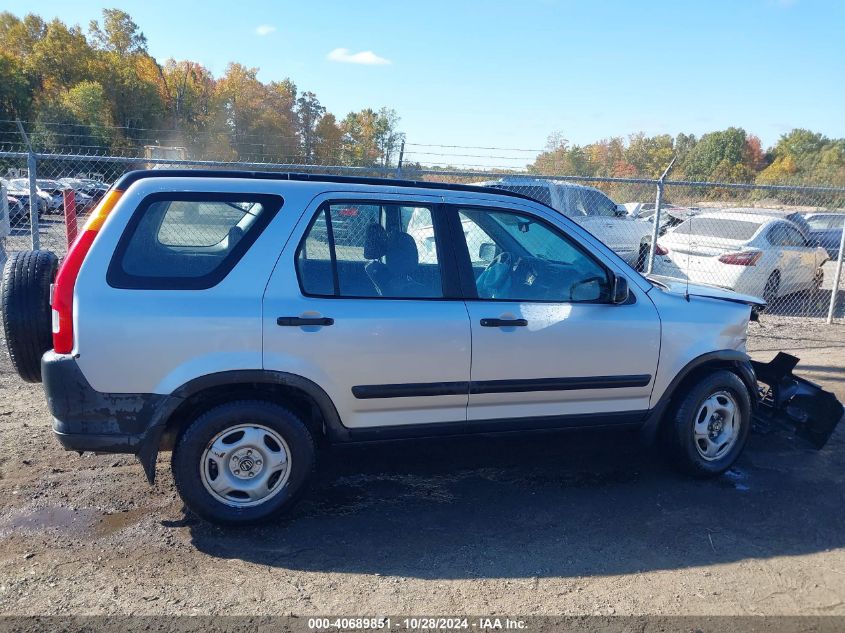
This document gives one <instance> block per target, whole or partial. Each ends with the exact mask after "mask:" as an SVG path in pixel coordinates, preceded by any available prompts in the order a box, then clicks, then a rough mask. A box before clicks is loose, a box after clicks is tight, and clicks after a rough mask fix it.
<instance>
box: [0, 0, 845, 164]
mask: <svg viewBox="0 0 845 633" xmlns="http://www.w3.org/2000/svg"><path fill="white" fill-rule="evenodd" d="M6 2H7V3H8V0H6ZM22 4H23V3H17V2H16V3H14V4H12V3H8V4H7V9H8V10H10V11H12V12H14V13H16V14H21V13H22V12H24V11H32V12H35V13H38V14H40V15H42V16H45V17H54V16H58V17H60V18H62V19H63V20H64V21H66V22H71V23H79V24H81V25H82V26H83V27H84V26H86V25H87V23H88V21H89V20H90V19H91V18H96V17H98V16H99V12H100V9H101V8H102V7H103V6H118V7H119V8H121V9H124V10H125V11H127V12H129V13H130V14H131V15H132V16H133V18H134V19H135V21H136V22H137V23H138V24H139V25H140V26H141V28H142V30H143V31H144V33H145V34H146V35H147V38H148V41H149V49H150V52H151V53H152V54H153V55H154V56H155V57H156V58H158V59H159V61H164V60H165V59H166V58H168V57H175V58H176V59H192V60H196V61H199V62H201V63H203V64H205V65H206V66H207V67H208V68H209V69H211V71H212V72H213V73H215V75H219V74H221V73H222V72H223V71H224V69H225V67H226V64H227V63H228V62H229V61H237V62H240V63H243V64H245V65H247V66H257V67H259V68H260V69H261V72H260V74H259V77H260V78H261V79H262V80H265V81H268V80H273V79H282V78H284V77H288V76H289V77H291V78H292V79H293V80H294V81H295V82H296V84H297V86H298V87H299V88H300V89H301V90H312V91H314V92H316V93H317V95H318V97H319V98H320V100H321V102H322V103H323V105H325V106H326V107H327V108H328V109H329V110H330V111H332V112H334V113H335V114H336V115H337V116H338V118H341V117H342V116H343V115H344V114H346V113H347V112H349V111H351V110H358V109H360V108H362V107H367V106H372V107H380V106H383V105H385V106H389V107H393V108H395V109H396V110H397V112H398V113H399V115H400V116H401V117H402V122H401V127H402V130H403V131H405V132H406V133H407V136H408V142H409V143H419V144H426V143H432V144H445V145H461V146H497V147H506V148H529V149H531V148H542V147H543V146H544V145H545V142H546V139H547V137H548V136H549V134H551V133H552V132H556V131H559V132H561V133H562V135H563V137H564V138H567V139H569V140H570V141H571V142H573V143H578V144H583V143H588V142H590V141H593V140H597V139H600V138H607V137H610V136H626V135H628V134H630V133H632V132H637V131H643V132H646V133H647V134H655V133H664V132H666V133H670V134H676V133H678V132H693V133H696V134H701V133H703V132H707V131H710V130H716V129H723V128H725V127H727V126H729V125H737V126H742V127H744V128H746V129H747V130H748V131H750V132H753V133H755V134H757V135H758V136H760V138H761V139H762V141H763V144H764V145H766V146H768V145H771V144H773V143H774V142H776V141H777V139H778V137H779V136H780V135H781V134H782V133H784V132H786V131H788V130H789V129H792V128H793V127H807V128H811V129H813V130H817V131H820V132H823V133H824V134H826V135H828V136H832V137H843V136H845V116H843V115H844V114H845V112H843V104H845V37H843V31H845V2H841V1H833V0H831V1H824V0H733V1H729V0H707V1H704V0H702V1H700V2H694V1H692V0H689V1H683V0H677V1H675V2H669V1H657V0H655V1H646V0H642V1H634V0H631V1H628V2H625V1H621V0H619V1H610V0H608V1H601V0H592V1H588V0H578V1H576V0H523V1H521V2H516V1H514V2H494V1H491V2H472V1H463V2H462V1H460V0H451V1H448V0H446V1H441V0H425V1H416V2H415V1H410V2H407V1H406V2H403V1H397V0H393V1H392V2H382V1H371V2H348V1H346V2H342V1H332V0H324V1H322V2H317V1H315V0H312V1H311V2H294V1H269V0H267V1H265V2H256V1H253V0H239V1H238V2H232V1H231V0H228V1H219V0H206V1H204V2H176V1H173V0H171V1H169V2H163V1H160V0H143V1H135V0H110V1H109V2H107V4H105V5H104V3H103V0H99V1H96V0H95V1H92V0H74V2H73V3H72V6H73V9H72V10H68V7H69V6H70V4H71V3H68V2H67V1H66V0H65V1H58V0H28V2H27V3H26V6H25V7H24V6H22ZM9 5H11V6H9ZM0 6H2V2H0ZM338 49H340V50H338ZM356 62H358V63H356ZM413 149H414V150H415V151H427V150H426V149H425V148H421V147H415V148H413ZM433 151H435V152H437V151H441V150H439V149H434V150H433ZM442 151H450V152H458V150H442ZM463 153H467V152H463ZM469 153H470V154H471V153H472V152H469ZM479 153H480V154H485V153H486V154H491V152H479ZM492 154H493V155H497V154H496V152H492ZM499 154H502V155H513V153H501V152H500V153H499ZM419 158H420V159H421V160H422V159H424V158H427V159H428V160H429V161H433V160H437V158H436V157H424V156H419ZM473 160H474V159H472V158H466V159H462V162H466V163H472V162H473ZM451 162H459V161H456V160H452V161H451ZM480 162H483V163H487V164H489V160H483V161H480ZM494 162H495V161H494ZM500 162H501V163H502V164H511V163H509V162H508V161H506V160H504V159H503V160H501V161H500Z"/></svg>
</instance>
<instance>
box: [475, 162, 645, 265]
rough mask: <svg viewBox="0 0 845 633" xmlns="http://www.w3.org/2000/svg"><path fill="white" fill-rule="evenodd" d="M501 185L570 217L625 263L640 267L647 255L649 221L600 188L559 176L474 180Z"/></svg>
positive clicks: (481, 183) (480, 184) (483, 184)
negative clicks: (638, 216) (632, 215)
mask: <svg viewBox="0 0 845 633" xmlns="http://www.w3.org/2000/svg"><path fill="white" fill-rule="evenodd" d="M475 184H477V185H479V186H485V187H493V188H494V189H505V190H507V191H513V192H515V193H519V194H522V195H524V196H528V197H530V198H533V199H534V200H537V201H538V202H542V203H543V204H545V205H548V206H550V207H552V208H553V209H555V210H556V211H559V212H561V213H563V214H564V215H565V216H567V217H570V218H572V219H573V220H575V221H576V222H577V223H578V224H580V225H581V226H583V227H584V228H585V229H587V230H588V231H589V232H590V233H592V234H593V235H595V236H596V237H597V238H599V239H600V240H601V241H602V242H604V243H605V244H606V245H607V246H609V247H610V248H611V249H613V250H614V251H615V252H616V254H617V255H619V256H620V257H621V258H622V259H624V260H625V261H626V262H627V263H628V264H630V265H631V266H634V267H635V268H637V269H639V270H641V269H642V264H643V262H644V261H645V258H646V257H647V255H648V245H649V243H650V242H651V233H652V228H651V225H650V223H648V222H644V221H642V220H640V219H637V218H635V217H631V216H630V215H629V213H628V209H627V208H626V207H625V206H624V205H621V204H616V203H615V202H614V201H613V200H611V199H610V198H609V197H608V196H607V194H605V193H604V192H603V191H600V190H598V189H596V188H595V187H587V186H584V185H578V184H575V183H572V182H567V181H563V180H545V179H541V178H524V177H507V178H500V179H499V180H491V181H487V182H479V183H475Z"/></svg>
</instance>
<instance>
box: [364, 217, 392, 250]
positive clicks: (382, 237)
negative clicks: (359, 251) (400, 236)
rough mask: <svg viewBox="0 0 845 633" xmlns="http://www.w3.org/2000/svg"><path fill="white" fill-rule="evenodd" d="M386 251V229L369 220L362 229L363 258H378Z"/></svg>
mask: <svg viewBox="0 0 845 633" xmlns="http://www.w3.org/2000/svg"><path fill="white" fill-rule="evenodd" d="M386 252H387V231H385V230H384V227H383V226H382V225H381V224H378V223H376V222H371V223H370V224H368V225H367V228H366V229H365V230H364V259H379V258H380V257H383V256H384V254H385V253H386Z"/></svg>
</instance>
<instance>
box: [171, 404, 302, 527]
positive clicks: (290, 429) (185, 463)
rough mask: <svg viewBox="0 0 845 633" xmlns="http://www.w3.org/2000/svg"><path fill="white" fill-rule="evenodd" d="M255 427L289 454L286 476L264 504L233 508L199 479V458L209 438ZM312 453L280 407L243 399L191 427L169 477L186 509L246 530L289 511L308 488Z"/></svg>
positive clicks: (176, 451) (298, 422) (175, 455)
mask: <svg viewBox="0 0 845 633" xmlns="http://www.w3.org/2000/svg"><path fill="white" fill-rule="evenodd" d="M249 423H254V424H261V425H263V426H267V427H269V428H271V429H273V430H274V431H276V432H277V433H279V434H280V435H281V436H282V438H283V439H284V440H285V442H286V443H287V445H288V448H289V449H290V455H289V459H290V469H291V470H290V475H289V477H288V480H287V482H285V484H284V488H283V489H282V490H281V491H279V492H278V493H277V494H276V495H274V496H273V497H271V498H270V499H268V500H267V501H266V502H265V503H262V504H260V505H257V506H252V507H246V508H236V507H232V506H227V505H226V504H224V503H222V502H221V501H218V500H217V499H216V498H215V497H213V496H212V495H211V494H210V493H209V492H208V491H207V490H206V489H205V486H204V485H203V483H202V480H201V478H200V461H201V459H202V454H203V452H204V451H205V449H206V447H207V446H208V444H209V442H210V441H211V439H212V438H214V437H215V436H216V435H217V434H218V433H220V432H222V431H224V430H225V429H227V428H230V427H233V426H236V425H239V424H249ZM315 463H316V450H315V447H314V440H313V438H312V436H311V433H310V432H309V431H308V428H307V427H306V425H305V424H304V423H303V422H302V421H301V420H300V419H299V418H298V417H297V416H296V415H294V414H293V413H292V412H290V411H289V410H287V409H285V408H284V407H282V406H279V405H277V404H274V403H271V402H264V401H260V400H244V401H238V402H232V403H228V404H224V405H220V406H217V407H214V408H213V409H210V410H208V411H207V412H205V413H203V414H202V415H200V416H199V417H198V418H196V420H194V421H193V422H191V423H190V424H189V425H188V426H187V427H186V429H185V430H184V432H183V433H182V434H181V436H180V437H179V439H178V441H177V443H176V446H175V448H174V451H173V456H172V464H171V465H172V469H173V478H174V481H175V483H176V489H177V490H178V492H179V496H180V497H182V500H183V501H184V503H185V505H186V506H187V508H188V509H189V510H191V511H192V512H194V513H195V514H197V515H198V516H200V517H202V518H204V519H206V520H208V521H211V522H212V523H217V524H221V525H249V524H253V523H259V522H262V521H266V520H268V519H270V518H272V517H274V516H277V515H279V514H281V513H282V512H284V511H286V510H288V509H290V507H291V506H293V505H294V504H295V503H296V501H297V500H298V499H299V497H300V496H301V495H302V493H303V492H304V491H305V489H306V488H307V486H308V483H309V481H310V480H311V476H312V474H313V472H314V468H315Z"/></svg>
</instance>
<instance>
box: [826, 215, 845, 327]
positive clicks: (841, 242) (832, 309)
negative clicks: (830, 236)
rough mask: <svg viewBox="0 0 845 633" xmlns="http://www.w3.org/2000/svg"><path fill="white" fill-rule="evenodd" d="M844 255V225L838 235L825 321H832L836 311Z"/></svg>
mask: <svg viewBox="0 0 845 633" xmlns="http://www.w3.org/2000/svg"><path fill="white" fill-rule="evenodd" d="M843 256H845V227H843V229H842V235H841V236H840V237H839V257H838V258H837V260H836V274H834V275H833V289H832V290H831V291H830V307H829V308H828V310H827V322H828V323H833V313H834V312H835V311H836V298H837V296H838V295H839V281H840V280H841V278H842V258H843Z"/></svg>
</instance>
